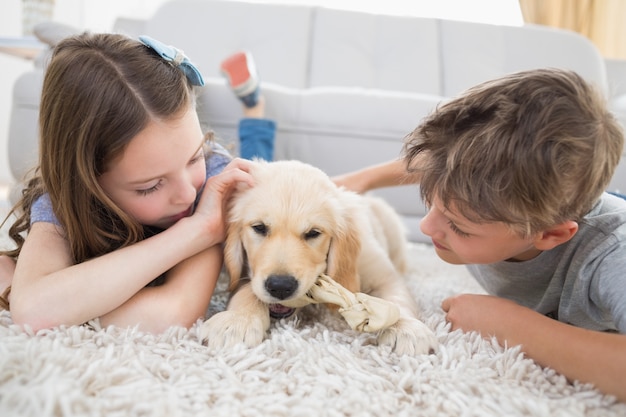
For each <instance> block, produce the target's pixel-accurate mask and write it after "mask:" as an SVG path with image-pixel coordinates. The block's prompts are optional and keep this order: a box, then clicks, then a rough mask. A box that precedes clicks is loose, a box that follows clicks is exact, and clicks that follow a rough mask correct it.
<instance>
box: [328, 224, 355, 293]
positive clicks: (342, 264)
mask: <svg viewBox="0 0 626 417" xmlns="http://www.w3.org/2000/svg"><path fill="white" fill-rule="evenodd" d="M355 217H357V216H350V215H344V216H343V217H342V221H340V222H338V224H337V226H336V229H335V233H334V236H333V237H332V240H331V242H330V249H329V251H328V261H327V262H328V266H327V271H326V273H327V274H328V275H329V276H330V277H331V278H332V279H334V280H335V281H337V282H338V283H339V284H341V285H342V286H343V287H345V288H347V289H348V290H350V291H352V292H357V291H359V289H360V287H361V283H360V280H359V273H358V265H357V262H358V257H359V253H360V252H361V239H360V236H359V233H358V228H357V227H358V225H357V224H356V221H355Z"/></svg>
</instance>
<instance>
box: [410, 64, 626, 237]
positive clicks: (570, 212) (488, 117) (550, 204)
mask: <svg viewBox="0 0 626 417" xmlns="http://www.w3.org/2000/svg"><path fill="white" fill-rule="evenodd" d="M623 146H624V136H623V131H622V128H621V126H620V125H619V123H618V122H617V121H616V119H615V118H614V117H613V115H612V114H611V113H610V112H609V111H608V110H607V107H606V104H605V100H604V98H603V96H602V95H601V94H600V93H599V92H598V91H596V90H595V89H594V88H592V86H591V85H589V84H588V83H587V82H585V81H584V80H583V79H582V78H581V77H580V76H579V75H577V74H576V73H574V72H571V71H566V70H559V69H538V70H530V71H523V72H519V73H515V74H511V75H507V76H505V77H502V78H499V79H496V80H493V81H489V82H485V83H483V84H480V85H478V86H476V87H474V88H472V89H470V90H468V91H467V92H466V93H465V94H463V95H461V96H460V97H458V98H455V99H453V100H451V101H449V102H447V103H445V104H443V105H442V106H440V107H439V108H437V109H436V110H435V111H434V112H433V113H432V114H431V115H429V116H428V117H427V118H426V119H425V120H424V122H423V123H422V124H421V125H420V126H418V127H417V128H416V129H415V130H414V131H413V132H412V133H411V134H409V135H408V136H407V139H406V143H405V147H404V152H405V161H406V163H407V166H408V169H409V171H413V172H417V173H419V174H420V176H421V180H420V188H421V193H422V197H423V198H424V201H426V203H427V204H430V203H432V201H433V198H434V197H437V198H439V199H440V200H441V201H442V204H443V206H444V207H446V208H448V209H449V208H451V207H454V209H456V210H457V212H458V213H460V214H461V215H463V216H464V217H466V218H468V219H469V220H471V221H474V222H477V223H484V222H503V223H506V224H508V225H510V226H511V227H512V228H513V229H514V230H515V231H517V232H518V233H519V234H520V235H522V236H528V235H530V234H532V233H535V232H539V231H542V230H545V229H547V228H549V227H551V226H554V225H557V224H560V223H562V222H564V221H567V220H574V221H577V222H580V221H581V220H582V218H583V217H584V216H585V214H587V213H588V212H589V210H591V208H592V206H593V205H594V203H595V202H596V201H597V200H598V198H599V197H600V195H601V194H602V192H603V191H604V190H605V189H606V187H607V186H608V184H609V182H610V180H611V177H612V176H613V172H614V171H615V167H616V166H617V164H618V162H619V159H620V157H621V154H622V149H623ZM418 156H419V157H418ZM451 205H452V206H451Z"/></svg>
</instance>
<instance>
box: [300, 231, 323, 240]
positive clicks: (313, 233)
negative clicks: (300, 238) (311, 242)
mask: <svg viewBox="0 0 626 417" xmlns="http://www.w3.org/2000/svg"><path fill="white" fill-rule="evenodd" d="M321 234H322V232H320V231H319V230H317V229H311V230H309V231H308V232H306V233H305V234H304V238H305V239H315V238H316V237H318V236H319V235H321Z"/></svg>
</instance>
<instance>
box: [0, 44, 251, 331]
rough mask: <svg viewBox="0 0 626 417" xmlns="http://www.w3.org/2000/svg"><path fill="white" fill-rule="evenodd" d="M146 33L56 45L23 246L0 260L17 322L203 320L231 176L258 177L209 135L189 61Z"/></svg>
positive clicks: (23, 205) (157, 326)
mask: <svg viewBox="0 0 626 417" xmlns="http://www.w3.org/2000/svg"><path fill="white" fill-rule="evenodd" d="M142 42H143V43H142ZM142 42H139V41H136V40H132V39H130V38H128V37H125V36H123V35H115V34H82V35H78V36H75V37H70V38H67V39H65V40H63V41H62V42H60V43H59V44H58V45H57V47H56V48H55V50H54V53H53V56H52V58H51V61H50V64H49V66H48V68H47V71H46V75H45V79H44V84H43V91H42V97H41V108H40V116H39V131H40V163H39V167H38V168H37V169H36V171H35V175H34V177H33V178H32V179H31V180H30V181H29V182H28V185H27V187H26V189H25V190H24V193H23V198H22V200H21V201H20V202H19V203H18V204H17V205H16V207H15V208H14V212H16V213H17V212H18V211H19V217H18V218H17V220H16V222H15V223H14V224H13V225H12V226H11V228H10V229H9V234H10V236H11V237H12V238H13V240H15V242H16V244H17V248H16V249H15V250H13V251H9V252H5V253H4V256H2V258H0V259H1V260H0V274H2V276H0V285H1V284H2V283H4V286H8V287H7V290H6V291H4V293H5V294H4V295H5V297H4V298H5V302H8V301H10V310H11V315H12V319H13V321H14V322H15V323H17V324H22V325H24V324H27V325H29V326H30V327H31V328H32V329H33V330H35V331H36V330H38V329H43V328H51V327H55V326H58V325H62V324H63V325H75V324H82V323H85V322H87V321H89V320H91V319H94V318H99V319H100V322H101V323H102V325H104V326H106V325H109V324H115V325H118V326H133V325H138V326H139V327H140V328H141V329H143V330H146V331H151V332H160V331H163V330H164V329H166V328H167V327H169V326H173V325H182V326H187V327H189V326H191V325H192V324H193V323H194V322H195V321H196V320H197V319H198V318H200V317H203V316H204V313H205V311H206V308H207V306H208V304H209V301H210V298H211V295H212V292H213V290H214V287H215V283H216V280H217V277H218V275H219V272H220V269H221V266H222V251H221V245H220V244H221V242H222V241H223V239H224V234H225V227H224V216H223V215H224V207H225V203H226V201H227V200H228V197H229V195H230V193H231V191H232V190H233V189H234V187H235V186H237V184H238V183H246V184H248V185H252V179H251V177H250V176H249V174H248V173H247V171H248V168H249V165H248V164H249V162H247V161H244V160H241V159H234V160H232V161H231V158H230V156H229V155H228V154H227V153H226V151H224V149H223V148H221V147H219V146H218V145H216V144H212V143H210V141H208V139H209V138H208V137H206V136H204V135H203V133H202V131H201V128H200V123H199V121H198V118H197V115H196V113H195V98H194V92H193V86H194V85H200V86H201V85H203V80H202V76H201V75H200V73H199V72H198V71H197V69H196V68H195V67H194V66H193V64H191V63H190V62H189V61H188V60H187V58H186V57H185V56H184V55H183V54H182V52H180V51H178V50H176V49H175V48H172V47H169V46H166V45H163V44H161V43H159V42H157V41H154V40H152V39H149V38H142ZM5 221H6V220H5ZM23 232H28V233H27V235H26V238H25V239H24V238H22V237H21V234H22V233H23ZM14 259H17V263H14ZM13 269H14V270H13ZM3 289H4V288H1V287H0V291H1V290H3ZM9 290H10V300H9V299H8V295H9ZM8 305H9V304H8V303H7V306H8Z"/></svg>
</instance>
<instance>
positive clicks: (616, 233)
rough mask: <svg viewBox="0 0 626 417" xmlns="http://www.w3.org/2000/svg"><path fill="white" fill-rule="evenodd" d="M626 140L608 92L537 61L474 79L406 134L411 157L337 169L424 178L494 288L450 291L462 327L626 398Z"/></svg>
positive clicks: (445, 246)
mask: <svg viewBox="0 0 626 417" xmlns="http://www.w3.org/2000/svg"><path fill="white" fill-rule="evenodd" d="M623 146H624V137H623V132H622V130H621V127H620V126H619V124H618V123H617V122H616V120H615V119H614V118H613V116H612V115H611V114H610V112H609V111H608V110H607V109H606V107H605V104H604V101H603V99H602V97H601V95H599V94H598V93H597V92H596V91H594V90H593V89H592V88H591V87H590V86H589V85H588V84H587V83H586V82H585V81H584V80H583V79H582V78H581V77H580V76H578V75H576V74H575V73H573V72H569V71H565V70H557V69H539V70H531V71H525V72H520V73H516V74H512V75H508V76H505V77H503V78H501V79H498V80H494V81H490V82H486V83H483V84H481V85H478V86H476V87H474V88H472V89H470V90H468V91H467V92H466V93H465V94H463V95H462V96H460V97H458V98H456V99H454V100H451V101H449V102H448V103H446V104H444V105H442V106H440V107H439V108H438V109H436V110H435V112H434V113H433V114H431V115H430V116H428V117H427V118H426V119H425V120H424V121H423V123H422V124H421V125H420V126H418V127H417V128H416V129H415V130H414V131H413V132H412V133H411V134H409V135H408V137H407V138H406V143H405V146H404V158H403V160H397V161H393V162H389V163H386V164H382V165H378V166H374V167H370V168H366V169H364V170H362V171H359V172H355V173H352V174H347V175H344V176H342V177H338V178H336V179H335V180H336V182H337V183H339V184H342V185H345V186H347V187H348V188H351V189H353V190H355V191H366V190H369V189H373V188H377V187H381V186H388V185H394V184H400V183H407V182H414V183H418V182H419V183H420V190H421V194H422V197H423V198H424V200H425V202H426V203H427V205H428V206H429V212H428V214H427V215H426V216H425V217H424V219H423V220H422V222H421V225H420V227H421V230H422V231H423V232H424V233H425V234H426V235H428V236H429V237H431V238H432V242H433V245H434V247H435V251H436V252H437V255H438V256H439V257H441V258H442V259H443V260H445V261H447V262H450V263H454V264H467V265H468V268H469V270H470V271H471V273H472V275H473V276H474V277H475V278H476V279H477V280H478V282H479V283H480V284H481V285H482V286H483V287H484V288H485V289H486V291H487V292H488V293H489V294H490V295H488V296H486V295H477V294H463V295H459V296H456V297H452V298H449V299H446V300H444V301H443V303H442V308H443V310H444V311H445V312H446V313H447V315H446V320H447V321H448V322H450V323H451V327H452V329H463V330H464V331H478V332H480V333H481V334H482V335H483V336H485V337H491V336H495V337H496V338H497V339H498V341H499V342H500V343H501V344H503V345H504V344H506V345H508V346H513V345H521V348H522V350H523V351H524V352H525V354H526V355H527V356H528V357H530V358H532V359H534V360H535V361H536V362H537V363H539V364H540V365H542V366H547V367H551V368H553V369H555V370H556V371H558V372H560V373H562V374H563V375H565V376H566V377H567V378H569V379H570V380H580V381H582V382H591V383H593V384H595V385H596V386H597V387H598V388H599V389H600V390H601V391H603V392H605V393H607V394H612V395H615V396H617V398H618V399H620V400H621V401H626V383H624V381H625V380H626V336H625V335H624V333H626V201H625V200H623V199H620V198H619V197H616V196H613V195H610V194H608V193H605V192H604V190H605V189H606V187H607V186H608V184H609V182H610V180H611V177H612V176H613V173H614V170H615V167H616V165H617V163H618V162H619V159H620V156H621V154H622V149H623Z"/></svg>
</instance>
